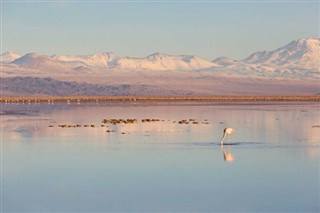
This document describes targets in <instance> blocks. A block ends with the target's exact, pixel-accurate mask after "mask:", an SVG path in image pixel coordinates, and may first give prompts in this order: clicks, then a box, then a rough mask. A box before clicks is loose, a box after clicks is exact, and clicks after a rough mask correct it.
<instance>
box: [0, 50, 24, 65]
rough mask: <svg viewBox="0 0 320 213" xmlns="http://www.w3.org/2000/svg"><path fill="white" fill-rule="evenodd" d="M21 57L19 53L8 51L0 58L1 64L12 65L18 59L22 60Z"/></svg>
mask: <svg viewBox="0 0 320 213" xmlns="http://www.w3.org/2000/svg"><path fill="white" fill-rule="evenodd" d="M20 57H21V56H20V55H19V54H18V53H15V52H12V51H8V52H5V53H3V54H1V57H0V62H1V63H2V64H8V63H11V62H12V61H14V60H16V59H17V58H20Z"/></svg>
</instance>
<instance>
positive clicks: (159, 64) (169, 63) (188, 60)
mask: <svg viewBox="0 0 320 213" xmlns="http://www.w3.org/2000/svg"><path fill="white" fill-rule="evenodd" d="M215 66H217V65H216V64H214V63H213V62H210V61H207V60H205V59H202V58H200V57H197V56H193V55H180V56H173V55H167V54H162V53H154V54H152V55H149V56H146V57H144V58H131V57H125V58H119V59H118V60H116V61H115V62H114V63H113V66H112V68H117V69H130V70H155V71H156V70H157V71H163V70H202V69H207V68H210V67H215Z"/></svg>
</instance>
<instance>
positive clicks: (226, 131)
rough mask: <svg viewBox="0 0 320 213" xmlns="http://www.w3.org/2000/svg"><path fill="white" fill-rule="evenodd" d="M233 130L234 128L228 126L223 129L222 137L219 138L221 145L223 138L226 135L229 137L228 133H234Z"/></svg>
mask: <svg viewBox="0 0 320 213" xmlns="http://www.w3.org/2000/svg"><path fill="white" fill-rule="evenodd" d="M235 131H236V130H235V129H233V128H230V127H228V128H225V129H224V130H223V136H222V138H221V141H220V144H221V145H223V140H224V138H225V137H226V136H229V137H230V135H231V134H232V133H234V132H235Z"/></svg>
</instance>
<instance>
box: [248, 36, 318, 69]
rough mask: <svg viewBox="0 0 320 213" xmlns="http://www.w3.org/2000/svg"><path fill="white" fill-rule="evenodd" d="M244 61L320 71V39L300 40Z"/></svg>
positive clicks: (253, 55)
mask: <svg viewBox="0 0 320 213" xmlns="http://www.w3.org/2000/svg"><path fill="white" fill-rule="evenodd" d="M242 61H243V62H246V63H254V64H276V65H283V66H295V67H303V68H307V69H312V70H320V39H319V38H309V39H298V40H295V41H292V42H290V43H289V44H287V45H285V46H283V47H280V48H278V49H276V50H273V51H262V52H256V53H253V54H252V55H250V56H249V57H247V58H245V59H244V60H242Z"/></svg>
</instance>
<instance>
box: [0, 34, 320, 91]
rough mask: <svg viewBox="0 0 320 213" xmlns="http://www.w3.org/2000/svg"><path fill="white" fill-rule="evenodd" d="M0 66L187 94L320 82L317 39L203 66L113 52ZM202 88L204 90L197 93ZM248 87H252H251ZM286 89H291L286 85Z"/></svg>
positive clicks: (5, 73)
mask: <svg viewBox="0 0 320 213" xmlns="http://www.w3.org/2000/svg"><path fill="white" fill-rule="evenodd" d="M1 64H2V70H1V76H2V78H15V77H35V78H39V77H43V78H46V77H52V78H53V79H56V80H68V81H70V79H72V80H73V81H77V82H84V81H85V82H87V83H89V82H88V81H90V83H94V84H106V83H107V84H109V85H110V84H118V85H120V84H128V83H129V84H131V85H143V84H149V85H152V86H159V88H160V87H164V86H165V87H166V88H168V86H170V87H172V89H173V90H174V89H176V90H177V88H181V87H180V86H182V85H185V86H186V85H188V84H189V86H187V87H186V89H187V90H188V92H190V90H191V91H194V92H195V91H196V92H199V91H200V93H203V91H206V90H207V89H209V90H210V84H211V85H212V84H214V85H215V86H216V85H219V83H218V80H220V81H222V80H223V81H229V82H233V85H235V84H236V85H239V84H241V82H243V81H244V80H245V81H248V79H252V81H251V82H257V81H259V79H260V80H264V81H265V82H266V81H267V80H269V81H270V80H277V81H281V82H282V84H283V80H286V81H292V80H297V82H298V81H299V82H300V83H299V84H301V82H303V84H305V85H306V88H308V86H307V85H308V84H310V82H311V84H312V85H313V86H312V87H313V88H316V86H315V85H316V84H317V83H319V77H320V38H308V39H298V40H295V41H292V42H290V43H288V44H287V45H285V46H282V47H280V48H277V49H275V50H271V51H259V52H255V53H252V54H251V55H249V56H248V57H246V58H244V59H242V60H234V59H231V58H228V57H219V58H216V59H214V60H206V59H203V58H201V57H198V56H194V55H168V54H164V53H154V54H151V55H148V56H146V57H142V58H134V57H119V56H117V55H116V54H114V53H111V52H103V53H97V54H93V55H51V56H48V55H43V54H37V53H28V54H25V55H19V54H18V53H15V52H12V51H10V52H5V53H3V54H2V55H1ZM28 82H30V79H28ZM204 82H205V84H206V85H207V87H206V89H204V88H203V87H201V86H202V84H203V83H204ZM306 82H307V83H306ZM6 83H7V82H6ZM246 84H248V85H251V84H250V82H247V83H246ZM173 85H177V87H175V88H174V86H173ZM179 85H180V86H179ZM199 85H200V87H201V88H202V89H200V90H199V88H200V87H199ZM290 85H294V84H292V82H290ZM229 86H230V87H231V86H232V85H229ZM241 86H242V87H243V85H241ZM224 87H226V86H224ZM251 87H253V88H254V86H251ZM90 88H91V87H90ZM92 88H93V87H92ZM212 88H213V87H212ZM7 89H8V88H7ZM293 90H294V89H293ZM307 90H308V89H307ZM135 91H137V89H135ZM201 91H202V92H201ZM221 91H222V90H220V92H219V94H220V93H221ZM227 91H237V90H236V89H233V90H227ZM246 91H249V90H248V89H247V90H246ZM308 91H309V90H308ZM206 92H207V91H206ZM213 92H214V91H213ZM169 93H170V92H169ZM312 93H318V90H317V89H315V90H312Z"/></svg>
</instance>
